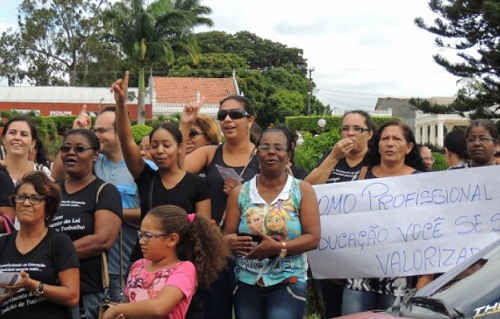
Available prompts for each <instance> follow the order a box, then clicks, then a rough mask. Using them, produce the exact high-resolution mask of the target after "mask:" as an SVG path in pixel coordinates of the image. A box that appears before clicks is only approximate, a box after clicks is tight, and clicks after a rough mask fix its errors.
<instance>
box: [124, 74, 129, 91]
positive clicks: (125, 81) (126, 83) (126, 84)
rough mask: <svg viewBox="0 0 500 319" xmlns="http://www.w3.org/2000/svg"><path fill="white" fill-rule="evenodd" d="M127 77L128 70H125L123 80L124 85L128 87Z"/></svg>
mask: <svg viewBox="0 0 500 319" xmlns="http://www.w3.org/2000/svg"><path fill="white" fill-rule="evenodd" d="M128 77H129V72H128V71H126V72H125V80H123V82H124V84H125V87H128Z"/></svg>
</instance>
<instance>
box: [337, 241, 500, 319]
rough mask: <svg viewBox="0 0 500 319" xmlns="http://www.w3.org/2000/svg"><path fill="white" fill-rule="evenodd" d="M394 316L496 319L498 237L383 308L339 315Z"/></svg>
mask: <svg viewBox="0 0 500 319" xmlns="http://www.w3.org/2000/svg"><path fill="white" fill-rule="evenodd" d="M394 317H400V318H425V319H430V318H457V319H458V318H481V319H483V318H484V319H493V318H496V319H500V239H499V240H497V241H495V242H494V243H492V244H491V245H489V246H487V247H486V248H484V249H482V250H481V251H479V252H478V253H476V254H474V255H473V256H472V257H471V258H469V259H467V260H466V261H464V262H463V263H461V264H460V265H458V266H457V267H455V268H453V269H451V270H449V271H447V272H446V273H444V274H443V275H442V276H440V277H439V278H437V279H435V280H434V281H432V282H431V283H430V284H429V285H427V286H426V287H425V288H423V289H422V290H420V291H418V292H416V293H415V292H410V293H409V294H407V295H406V296H405V297H404V298H403V300H396V301H395V303H394V305H392V307H391V308H389V309H387V310H385V311H383V310H378V311H368V312H362V313H358V314H353V315H348V316H342V317H340V318H343V319H382V318H394Z"/></svg>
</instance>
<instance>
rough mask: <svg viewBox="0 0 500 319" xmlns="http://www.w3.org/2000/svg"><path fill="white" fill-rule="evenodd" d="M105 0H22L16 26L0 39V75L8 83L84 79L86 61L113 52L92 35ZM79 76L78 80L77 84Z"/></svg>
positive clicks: (95, 33)
mask: <svg viewBox="0 0 500 319" xmlns="http://www.w3.org/2000/svg"><path fill="white" fill-rule="evenodd" d="M108 5H109V3H108V1H107V0H52V1H46V0H23V2H22V3H21V4H20V6H19V14H18V29H16V30H12V29H9V30H7V31H5V32H3V34H2V36H1V38H0V61H1V63H0V64H1V67H0V76H2V77H5V78H7V80H8V82H9V85H13V84H14V83H16V82H17V83H21V82H27V83H30V84H33V85H67V84H70V85H77V84H80V85H82V84H85V77H86V75H87V74H88V70H89V67H90V65H91V64H92V63H93V62H95V61H97V60H99V59H101V60H102V59H104V58H105V56H106V55H107V54H109V53H110V49H111V53H112V55H114V56H116V55H117V52H116V51H113V50H112V48H109V47H107V45H106V44H105V43H101V42H99V41H98V40H97V36H98V32H99V31H100V30H101V29H102V28H103V27H104V26H103V20H102V19H101V13H102V10H103V8H105V7H106V6H108ZM77 79H80V81H81V82H80V83H77Z"/></svg>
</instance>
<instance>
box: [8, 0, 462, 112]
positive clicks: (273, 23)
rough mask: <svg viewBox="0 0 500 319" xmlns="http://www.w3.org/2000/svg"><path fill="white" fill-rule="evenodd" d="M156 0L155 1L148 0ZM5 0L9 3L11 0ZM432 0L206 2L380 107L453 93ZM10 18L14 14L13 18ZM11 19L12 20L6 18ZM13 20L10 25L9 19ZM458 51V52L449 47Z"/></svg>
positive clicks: (220, 21) (221, 24) (322, 86)
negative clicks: (432, 29)
mask: <svg viewBox="0 0 500 319" xmlns="http://www.w3.org/2000/svg"><path fill="white" fill-rule="evenodd" d="M149 1H152V0H149ZM4 2H6V1H4ZM20 2H21V1H20V0H15V1H9V4H8V5H7V6H5V5H4V6H3V9H2V11H1V12H0V21H2V22H1V23H0V31H3V30H5V28H6V26H7V25H12V26H15V24H16V16H17V6H18V4H19V3H20ZM427 3H428V0H376V1H375V0H307V1H306V0H273V1H269V0H252V1H248V0H204V1H202V2H201V4H202V5H206V6H209V7H211V8H212V10H213V14H212V15H211V16H210V18H211V19H212V20H213V21H214V23H215V27H214V28H212V29H206V28H200V29H198V30H197V31H207V30H220V31H225V32H227V33H231V34H234V33H236V32H238V31H243V30H245V31H249V32H251V33H254V34H256V35H257V36H259V37H261V38H264V39H270V40H272V41H274V42H280V43H282V44H285V45H287V46H289V47H297V48H301V49H303V50H304V58H306V59H307V61H308V65H309V67H314V68H315V71H314V72H313V74H312V76H313V80H314V82H315V84H316V91H315V94H316V95H317V97H318V98H319V99H320V100H321V101H323V102H324V103H326V104H330V105H331V106H332V107H335V106H337V107H340V108H355V107H363V108H366V109H373V108H374V107H375V103H376V100H377V97H378V96H397V97H417V96H418V97H431V96H453V95H454V94H455V93H456V91H457V87H456V84H455V82H456V80H457V78H456V77H454V76H452V75H451V74H449V73H448V72H446V71H445V70H444V69H443V68H441V67H440V66H438V65H437V64H436V63H435V62H434V60H433V58H432V55H433V54H436V53H443V52H439V51H438V49H437V48H436V46H435V45H434V35H432V34H430V33H429V32H427V31H425V30H421V29H419V28H417V26H416V25H415V24H414V22H413V19H414V18H416V17H420V16H421V17H423V18H424V20H425V21H426V22H427V23H432V21H433V19H434V18H435V16H434V14H433V13H432V12H431V11H430V10H429V9H428V5H427ZM6 19H7V20H6ZM6 21H8V22H6ZM9 23H10V24H9ZM444 53H445V55H446V56H447V57H451V58H452V57H453V56H454V52H444Z"/></svg>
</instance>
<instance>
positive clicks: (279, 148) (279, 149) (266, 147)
mask: <svg viewBox="0 0 500 319" xmlns="http://www.w3.org/2000/svg"><path fill="white" fill-rule="evenodd" d="M257 149H258V150H259V151H261V152H269V151H270V150H274V151H275V152H286V151H288V149H287V148H286V147H285V146H283V145H281V144H276V145H274V146H272V145H269V144H264V145H259V146H257Z"/></svg>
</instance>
